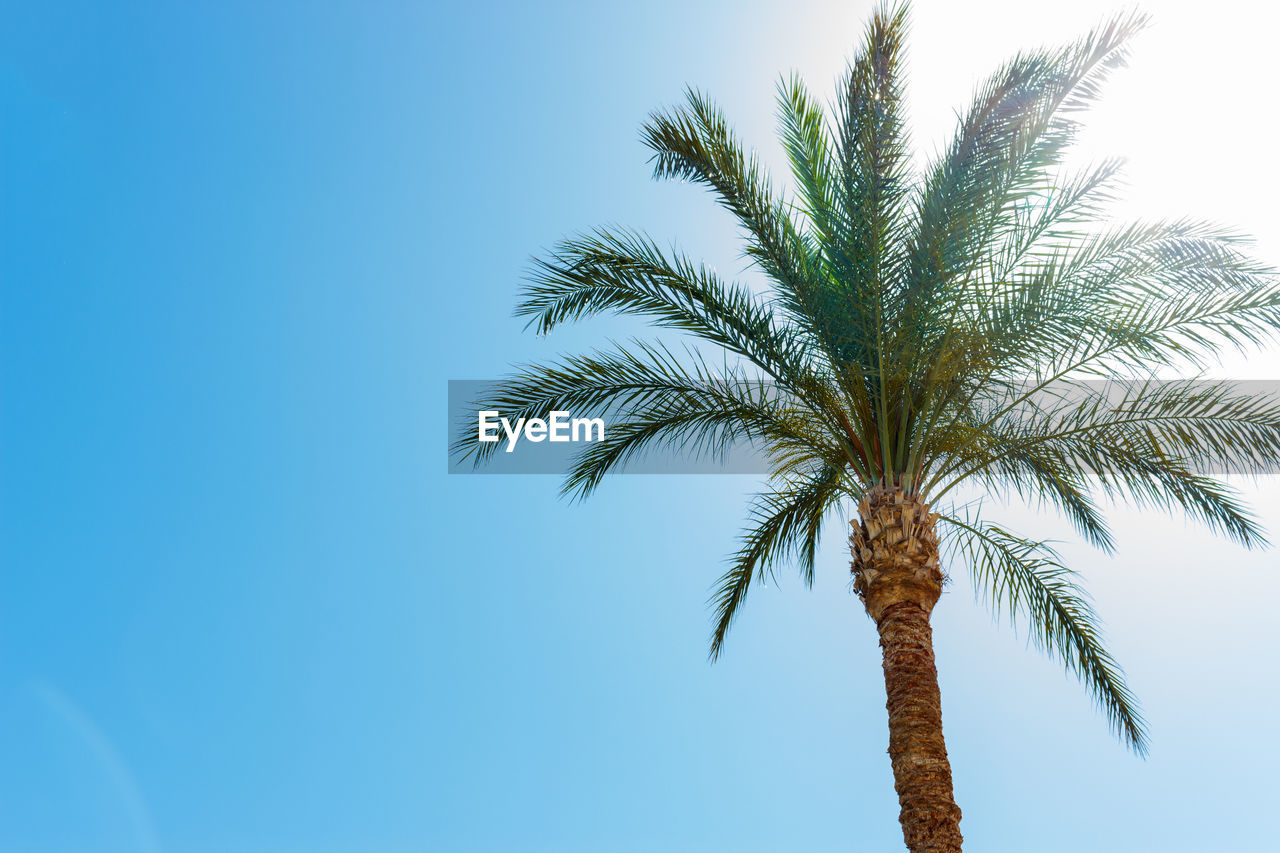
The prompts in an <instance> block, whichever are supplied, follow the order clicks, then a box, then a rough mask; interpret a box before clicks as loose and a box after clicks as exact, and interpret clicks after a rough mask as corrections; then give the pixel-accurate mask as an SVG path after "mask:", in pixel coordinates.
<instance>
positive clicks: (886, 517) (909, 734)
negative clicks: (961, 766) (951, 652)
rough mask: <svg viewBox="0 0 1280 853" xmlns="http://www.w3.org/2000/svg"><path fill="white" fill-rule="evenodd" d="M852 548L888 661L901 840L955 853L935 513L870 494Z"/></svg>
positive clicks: (907, 500) (906, 500)
mask: <svg viewBox="0 0 1280 853" xmlns="http://www.w3.org/2000/svg"><path fill="white" fill-rule="evenodd" d="M858 514H859V519H858V521H856V522H855V523H854V529H853V536H851V537H850V540H849V542H850V548H851V550H852V552H853V566H852V572H853V577H854V589H856V590H857V592H858V595H859V596H861V598H862V602H863V605H864V606H865V607H866V609H867V614H868V615H869V616H870V617H871V618H872V619H873V620H875V623H876V630H877V631H878V632H879V633H880V648H881V650H882V651H883V653H884V686H885V693H886V694H887V696H888V702H887V703H886V707H887V708H888V710H889V758H890V761H891V762H892V764H893V780H894V788H895V789H896V790H897V792H898V803H899V805H900V806H901V809H902V810H901V812H900V814H899V816H898V820H899V822H900V823H901V824H902V836H903V839H904V840H905V841H906V843H907V849H908V850H910V851H912V853H959V852H960V849H961V843H962V841H963V838H962V836H961V835H960V808H959V807H958V806H957V805H956V803H955V797H954V795H953V793H952V789H951V763H950V762H949V761H948V760H947V746H946V743H945V741H944V740H943V737H942V698H941V694H940V692H939V690H938V670H937V668H936V666H935V665H934V659H933V631H932V629H931V628H930V627H929V614H930V613H932V612H933V606H934V604H936V603H937V601H938V598H939V596H940V595H941V594H942V583H943V581H944V580H945V576H944V575H943V573H942V570H941V568H940V567H939V564H938V535H937V533H936V531H935V530H934V522H935V516H933V515H932V514H931V513H930V512H929V506H928V505H927V504H925V503H922V502H920V501H918V500H917V499H915V498H912V497H909V496H905V495H904V494H903V493H902V491H901V489H897V488H876V489H872V490H871V491H870V492H869V493H868V494H867V495H866V497H864V498H863V500H862V501H861V502H860V504H859V506H858Z"/></svg>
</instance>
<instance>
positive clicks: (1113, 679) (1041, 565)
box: [940, 515, 1148, 755]
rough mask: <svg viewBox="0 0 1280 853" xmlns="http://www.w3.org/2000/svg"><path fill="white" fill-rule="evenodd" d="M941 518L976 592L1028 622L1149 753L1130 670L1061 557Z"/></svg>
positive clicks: (983, 526) (1131, 741) (1120, 730)
mask: <svg viewBox="0 0 1280 853" xmlns="http://www.w3.org/2000/svg"><path fill="white" fill-rule="evenodd" d="M940 520H941V521H943V522H944V523H946V524H948V525H949V526H950V527H951V529H952V531H953V532H954V534H955V536H954V538H953V539H951V545H952V548H953V551H954V553H956V554H958V555H959V556H962V557H963V558H965V559H966V561H967V563H968V565H969V570H970V573H971V575H972V577H973V583H974V587H975V589H976V590H977V591H978V593H979V595H980V596H981V597H982V598H983V599H985V601H986V603H987V604H988V605H989V606H990V607H991V608H992V610H993V612H994V613H995V614H996V615H997V616H999V615H1001V614H1002V613H1007V614H1009V615H1011V616H1013V615H1016V616H1018V617H1021V618H1022V619H1025V620H1026V622H1027V625H1028V626H1029V628H1030V635H1031V638H1032V639H1033V640H1034V642H1035V643H1036V645H1037V646H1038V647H1039V648H1041V649H1042V650H1044V651H1046V652H1048V653H1049V654H1050V655H1052V656H1054V657H1056V658H1058V659H1059V660H1060V661H1061V662H1062V663H1063V665H1065V666H1066V668H1067V670H1068V671H1069V672H1072V673H1074V674H1075V675H1076V676H1077V677H1078V678H1079V679H1080V680H1081V681H1082V682H1083V683H1084V685H1085V686H1086V687H1087V688H1088V689H1089V691H1090V692H1091V693H1092V694H1093V697H1094V699H1095V701H1096V702H1097V703H1098V706H1099V707H1100V708H1101V709H1102V711H1103V713H1105V714H1106V716H1107V720H1108V722H1109V723H1110V724H1111V726H1112V728H1113V729H1114V730H1115V732H1116V733H1117V734H1118V735H1119V736H1120V737H1121V739H1123V740H1124V742H1125V743H1126V744H1127V745H1128V746H1129V748H1130V749H1132V750H1133V751H1134V752H1135V753H1137V754H1138V755H1146V753H1147V748H1148V744H1147V731H1146V724H1145V722H1144V721H1143V719H1142V715H1141V713H1140V711H1139V709H1138V704H1137V701H1136V700H1135V699H1134V696H1133V694H1132V693H1131V692H1130V690H1129V688H1128V686H1127V685H1126V684H1125V678H1124V671H1123V670H1122V669H1121V668H1120V665H1119V664H1117V663H1116V661H1115V659H1114V658H1112V657H1111V655H1110V653H1108V652H1107V650H1106V648H1105V647H1104V645H1103V641H1102V631H1101V627H1100V625H1099V624H1098V620H1097V616H1096V615H1095V614H1094V612H1093V608H1092V607H1091V606H1090V604H1089V602H1088V600H1087V599H1086V598H1085V595H1084V593H1083V591H1082V590H1081V589H1080V587H1079V586H1078V585H1077V584H1076V582H1075V575H1074V573H1073V572H1072V571H1071V570H1070V569H1068V568H1067V567H1066V566H1065V565H1063V564H1062V561H1061V559H1060V558H1059V556H1058V554H1057V553H1056V552H1055V551H1054V550H1053V549H1052V548H1050V547H1049V546H1048V545H1047V544H1046V543H1044V542H1035V541H1032V540H1029V539H1023V538H1021V537H1018V536H1015V535H1014V534H1012V533H1010V532H1008V531H1007V530H1004V529H1002V528H1000V527H997V526H995V525H992V524H987V523H985V522H983V521H982V520H981V519H978V518H974V517H966V518H959V517H955V516H951V515H941V516H940Z"/></svg>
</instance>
